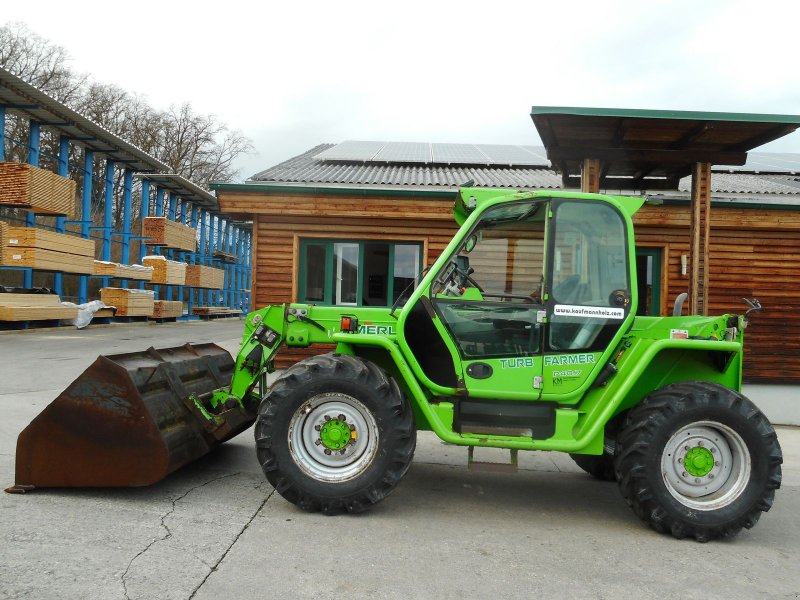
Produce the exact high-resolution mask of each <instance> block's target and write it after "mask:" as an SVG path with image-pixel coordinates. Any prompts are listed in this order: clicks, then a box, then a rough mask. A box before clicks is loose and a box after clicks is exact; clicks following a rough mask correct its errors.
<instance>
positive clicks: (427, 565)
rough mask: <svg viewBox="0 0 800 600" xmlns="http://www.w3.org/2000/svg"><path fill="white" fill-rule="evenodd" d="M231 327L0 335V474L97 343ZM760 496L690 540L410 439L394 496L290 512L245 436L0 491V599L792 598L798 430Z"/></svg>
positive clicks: (613, 502) (576, 476) (787, 436)
mask: <svg viewBox="0 0 800 600" xmlns="http://www.w3.org/2000/svg"><path fill="white" fill-rule="evenodd" d="M241 328H242V323H241V321H236V320H234V321H217V322H211V323H179V324H164V325H130V326H113V327H90V328H89V329H87V330H84V331H77V330H58V331H41V332H26V333H14V334H2V335H0V381H2V386H1V387H0V411H1V412H0V414H2V419H0V483H2V484H4V485H9V484H11V483H13V481H14V453H15V444H16V437H17V434H18V433H19V432H20V431H21V430H22V429H23V428H24V427H25V426H26V425H27V423H28V422H29V421H30V420H31V419H32V418H33V417H34V416H35V415H36V414H38V413H39V411H40V410H42V408H43V407H44V406H45V405H46V404H47V403H48V402H49V401H50V400H52V399H53V398H54V397H55V396H56V395H57V394H58V392H59V391H61V389H62V388H64V387H65V386H66V385H67V384H68V383H69V382H70V381H71V380H72V379H73V378H74V377H76V376H77V375H78V374H79V373H80V372H81V371H82V370H83V369H84V368H85V367H86V366H88V364H89V363H90V362H92V361H93V360H94V358H95V356H96V355H97V354H101V353H102V354H110V353H114V352H122V351H133V350H142V349H145V348H147V347H149V346H151V345H155V346H168V345H176V344H178V343H182V342H184V341H192V342H204V341H215V342H217V343H220V344H221V345H222V346H224V347H226V348H227V349H229V350H235V349H236V347H237V346H238V342H239V337H240V335H241ZM778 433H779V437H780V441H781V444H782V446H783V451H784V457H785V463H784V468H783V487H782V489H781V490H779V491H778V494H777V497H776V502H775V506H774V508H773V509H772V510H771V511H770V512H769V513H767V514H766V515H764V516H763V517H762V519H761V522H759V524H758V525H757V526H756V527H755V528H754V529H752V530H749V531H745V532H743V533H742V534H740V535H739V536H738V537H736V538H734V539H731V540H725V541H717V542H711V543H708V544H698V543H696V542H693V541H688V540H683V541H678V540H675V539H673V538H671V537H667V536H664V535H659V534H657V533H655V532H653V531H651V530H650V529H648V528H647V527H645V526H644V525H642V524H641V523H640V522H639V520H638V519H637V518H636V516H635V515H634V514H633V512H632V511H631V510H630V509H629V508H628V507H627V506H626V505H625V503H624V502H623V500H622V499H621V497H620V495H619V493H618V491H617V488H616V485H614V484H611V483H603V482H598V481H595V480H593V479H592V478H590V477H589V476H587V475H585V474H583V472H582V471H580V470H579V469H578V468H577V467H576V466H575V465H574V464H573V463H572V461H571V460H570V459H569V457H567V456H562V455H560V454H554V453H527V454H525V455H524V456H522V455H521V456H520V459H521V470H520V471H519V472H518V473H517V474H508V473H489V472H476V471H469V470H468V469H467V468H466V457H467V452H466V449H463V448H455V447H453V446H447V445H444V444H442V443H441V442H439V441H438V439H437V438H435V437H434V436H432V435H430V434H421V435H420V438H419V442H418V450H417V453H416V457H415V460H414V464H413V465H412V468H411V469H410V471H409V473H408V475H407V476H406V478H405V480H404V481H403V482H402V483H401V485H400V486H399V487H398V488H397V490H396V492H395V493H394V494H393V495H392V496H390V497H389V498H388V499H387V500H385V501H384V502H382V503H381V504H379V505H378V506H376V507H375V508H374V509H373V510H371V511H369V512H367V513H365V514H361V515H357V516H340V517H324V516H322V515H318V514H307V513H303V512H302V511H300V510H299V509H297V508H295V507H294V506H293V505H291V504H289V503H287V502H286V501H285V500H283V498H281V497H280V496H279V495H278V494H276V493H274V490H273V489H272V487H271V486H270V485H269V484H268V483H267V482H266V481H265V479H264V477H263V475H262V473H261V471H260V467H259V465H258V463H257V461H256V457H255V452H254V442H253V438H252V433H251V431H247V432H245V433H244V434H242V435H240V436H239V437H238V438H236V439H234V440H233V441H231V442H229V443H227V444H225V445H224V446H223V447H221V448H220V449H219V450H218V451H216V452H214V453H213V454H212V455H210V456H208V457H206V458H204V459H201V460H199V461H197V462H195V463H194V464H192V465H190V466H188V467H186V468H184V469H182V470H180V471H178V472H177V473H174V474H173V475H172V476H170V477H168V478H167V479H166V480H165V481H163V482H161V483H159V484H157V485H154V486H152V487H148V488H139V489H59V490H38V491H36V492H34V493H31V494H26V495H10V494H0V598H35V599H50V598H54V599H55V598H58V599H64V598H82V599H86V600H89V599H94V598H97V599H103V600H111V599H117V598H119V599H135V598H142V599H161V598H175V599H190V598H196V599H198V600H200V599H214V600H218V599H219V598H230V597H236V598H241V599H247V598H254V599H255V598H259V599H263V598H332V597H337V598H344V597H347V598H367V597H369V598H403V599H407V598H436V599H446V598H454V599H456V598H458V599H462V598H530V597H540V598H570V599H581V598H609V599H617V598H637V599H643V598H681V599H691V598H697V599H700V598H702V599H704V600H705V599H714V598H726V599H738V598H741V599H748V600H750V599H753V598H770V599H771V598H798V597H800V574H798V570H797V565H798V561H800V430H798V429H793V428H779V431H778Z"/></svg>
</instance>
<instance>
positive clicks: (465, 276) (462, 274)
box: [453, 267, 483, 293]
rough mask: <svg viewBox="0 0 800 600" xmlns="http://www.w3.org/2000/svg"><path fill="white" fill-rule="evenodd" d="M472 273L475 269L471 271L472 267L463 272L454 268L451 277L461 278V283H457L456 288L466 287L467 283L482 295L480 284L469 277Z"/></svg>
mask: <svg viewBox="0 0 800 600" xmlns="http://www.w3.org/2000/svg"><path fill="white" fill-rule="evenodd" d="M474 272H475V269H473V268H472V267H470V268H469V270H467V271H463V270H461V269H459V268H458V267H456V268H455V269H453V277H455V276H456V275H458V276H459V277H460V278H461V281H459V282H458V283H459V286H458V287H459V288H463V287H467V286H466V284H467V283H469V284H470V287H474V288H476V289H477V290H478V291H479V292H480V293H483V288H482V287H481V286H480V284H479V283H478V282H477V281H475V280H474V279H473V278H472V277H471V275H472V274H473V273H474Z"/></svg>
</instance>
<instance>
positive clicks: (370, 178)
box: [249, 144, 561, 189]
mask: <svg viewBox="0 0 800 600" xmlns="http://www.w3.org/2000/svg"><path fill="white" fill-rule="evenodd" d="M334 145H335V144H320V145H319V146H315V147H314V148H311V149H310V150H308V151H307V152H304V153H303V154H301V155H299V156H295V157H293V158H290V159H289V160H287V161H285V162H282V163H280V164H279V165H276V166H274V167H271V168H269V169H266V170H265V171H261V172H260V173H256V174H255V175H253V176H252V177H251V178H250V180H249V181H251V182H253V183H265V182H270V183H282V184H285V183H298V184H299V183H303V184H337V185H380V186H423V187H434V188H456V187H458V186H460V185H461V184H463V183H465V182H467V181H469V180H472V181H474V185H476V186H478V187H504V188H537V189H547V188H552V189H556V188H559V187H561V177H559V176H558V175H557V174H556V173H555V172H553V171H551V170H550V169H543V168H533V167H514V168H511V167H491V166H485V167H478V166H458V165H431V164H420V165H409V164H391V163H388V164H387V163H386V162H380V163H378V162H329V161H325V160H320V159H316V158H314V157H315V156H316V155H317V154H320V153H321V152H323V151H325V150H328V149H330V148H332V147H333V146H334Z"/></svg>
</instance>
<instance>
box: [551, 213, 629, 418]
mask: <svg viewBox="0 0 800 600" xmlns="http://www.w3.org/2000/svg"><path fill="white" fill-rule="evenodd" d="M552 211H553V219H552V223H551V228H550V232H551V235H550V249H549V262H550V267H549V273H551V276H550V277H549V286H548V298H547V302H546V309H547V321H548V331H547V335H546V340H545V341H544V344H543V345H544V374H543V375H544V381H543V384H544V388H543V390H544V397H546V398H547V399H551V400H556V401H558V402H562V403H569V402H576V401H578V400H579V399H580V395H581V394H580V393H581V391H582V390H583V389H585V385H586V384H587V382H588V381H593V380H594V378H595V377H596V374H597V373H598V372H599V371H600V369H601V368H602V364H601V362H602V361H601V357H602V355H603V353H604V352H606V350H608V348H609V346H610V345H611V344H612V343H614V339H615V338H616V337H617V335H618V333H619V332H620V330H621V328H622V327H623V325H624V324H625V323H626V322H627V319H628V316H629V315H630V314H631V311H634V312H635V310H636V307H635V306H634V305H633V304H634V303H635V299H636V294H635V293H632V292H633V285H635V284H634V283H632V279H634V278H633V276H632V274H631V272H630V264H629V257H628V238H627V236H628V233H627V227H626V225H625V219H624V217H623V216H622V214H621V213H620V212H619V210H617V209H616V208H615V207H613V206H612V205H611V204H609V203H605V202H597V201H594V200H580V199H559V200H556V201H554V202H553V205H552Z"/></svg>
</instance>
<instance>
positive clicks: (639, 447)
mask: <svg viewBox="0 0 800 600" xmlns="http://www.w3.org/2000/svg"><path fill="white" fill-rule="evenodd" d="M706 457H707V458H706ZM687 459H688V460H687ZM748 460H749V464H748ZM696 461H699V462H696ZM782 462H783V457H782V454H781V448H780V445H779V444H778V438H777V435H776V434H775V430H774V429H773V427H772V425H771V424H770V423H769V421H768V420H767V418H766V417H765V416H764V415H763V414H762V413H761V411H759V410H758V408H757V407H756V406H755V405H754V404H753V403H752V402H751V401H750V400H748V399H747V398H745V397H744V396H742V395H741V394H739V393H738V392H735V391H733V390H730V389H728V388H726V387H723V386H721V385H717V384H713V383H706V382H683V383H675V384H671V385H668V386H666V387H665V388H663V389H661V390H658V391H656V392H653V393H652V394H650V395H649V396H648V397H647V398H645V399H644V400H643V401H642V402H641V403H640V404H639V405H638V406H637V407H635V408H634V409H633V410H631V411H630V414H629V415H628V420H627V423H626V425H625V427H624V429H623V431H622V433H621V434H620V436H619V437H618V439H617V452H616V456H615V467H616V470H617V474H618V479H619V488H620V491H621V492H622V496H623V497H624V498H625V500H626V501H627V502H628V504H629V505H630V506H631V507H632V508H633V510H634V512H635V513H636V514H637V515H638V516H639V518H640V519H642V521H644V522H645V523H647V524H648V525H650V526H651V527H652V528H653V529H655V530H656V531H658V532H660V533H670V534H672V535H673V536H674V537H676V538H679V539H680V538H684V537H693V538H695V539H696V540H697V541H699V542H706V541H708V540H712V539H715V538H720V537H727V536H732V535H735V534H736V533H738V532H739V531H740V530H741V529H742V528H748V529H749V528H751V527H753V526H754V525H755V524H756V522H758V519H759V517H760V516H761V513H762V512H766V511H768V510H769V509H770V507H771V506H772V502H773V499H774V497H775V490H776V489H778V488H779V487H780V485H781V466H780V465H781V463H782ZM687 464H688V465H690V466H689V467H687V466H686V465H687ZM698 465H699V466H698Z"/></svg>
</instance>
